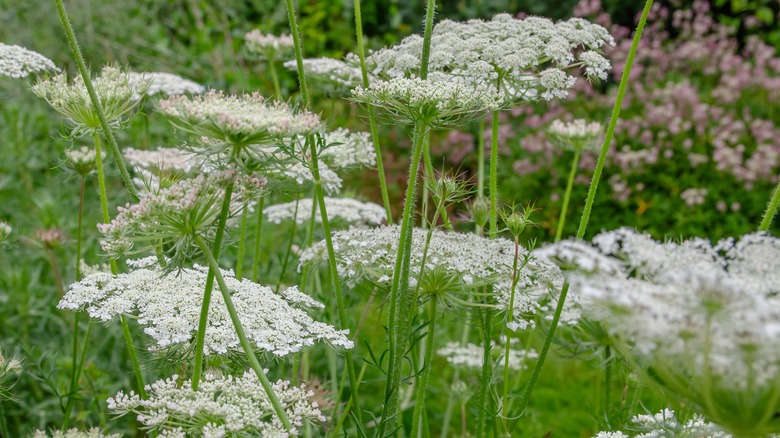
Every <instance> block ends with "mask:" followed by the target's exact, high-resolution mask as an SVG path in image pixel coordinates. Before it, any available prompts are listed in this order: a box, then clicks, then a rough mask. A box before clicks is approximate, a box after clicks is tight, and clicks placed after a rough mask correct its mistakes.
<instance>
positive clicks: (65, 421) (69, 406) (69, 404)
mask: <svg viewBox="0 0 780 438" xmlns="http://www.w3.org/2000/svg"><path fill="white" fill-rule="evenodd" d="M79 315H80V313H79V312H76V313H75V315H74V316H73V320H74V325H75V327H74V329H73V351H72V353H71V354H73V360H72V362H71V367H72V368H71V372H70V387H69V389H68V402H67V403H66V404H65V411H64V413H63V419H62V430H63V431H65V430H68V423H70V412H71V411H72V410H73V403H74V402H75V399H76V397H75V393H76V379H77V377H76V375H77V374H79V372H78V370H77V369H76V366H77V365H78V360H79V356H78V354H79Z"/></svg>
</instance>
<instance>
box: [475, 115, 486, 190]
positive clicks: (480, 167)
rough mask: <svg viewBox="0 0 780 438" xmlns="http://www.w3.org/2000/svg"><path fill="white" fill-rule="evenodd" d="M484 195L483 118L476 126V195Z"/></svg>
mask: <svg viewBox="0 0 780 438" xmlns="http://www.w3.org/2000/svg"><path fill="white" fill-rule="evenodd" d="M482 196H485V119H480V120H479V125H478V126H477V197H478V198H479V197H482Z"/></svg>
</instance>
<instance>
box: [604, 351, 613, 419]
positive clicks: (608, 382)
mask: <svg viewBox="0 0 780 438" xmlns="http://www.w3.org/2000/svg"><path fill="white" fill-rule="evenodd" d="M604 358H605V363H604V415H607V416H608V415H609V405H610V393H611V392H612V352H611V351H610V348H609V346H607V348H606V350H605V351H604ZM607 418H608V417H607Z"/></svg>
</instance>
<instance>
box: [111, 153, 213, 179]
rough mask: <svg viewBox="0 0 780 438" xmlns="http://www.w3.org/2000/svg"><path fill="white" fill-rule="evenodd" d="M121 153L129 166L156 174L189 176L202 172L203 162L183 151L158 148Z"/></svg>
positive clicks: (192, 154)
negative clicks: (166, 173)
mask: <svg viewBox="0 0 780 438" xmlns="http://www.w3.org/2000/svg"><path fill="white" fill-rule="evenodd" d="M123 152H124V156H125V158H126V159H127V161H128V162H129V163H130V164H131V165H133V166H134V167H136V168H141V169H144V170H147V171H150V172H153V173H156V174H159V173H164V172H175V173H177V174H189V173H192V172H202V171H203V170H204V169H203V160H202V159H200V158H199V157H198V156H196V155H195V154H194V153H192V152H190V151H187V150H184V149H179V148H164V147H160V148H157V149H155V150H151V151H150V150H142V149H135V148H126V149H124V151H123Z"/></svg>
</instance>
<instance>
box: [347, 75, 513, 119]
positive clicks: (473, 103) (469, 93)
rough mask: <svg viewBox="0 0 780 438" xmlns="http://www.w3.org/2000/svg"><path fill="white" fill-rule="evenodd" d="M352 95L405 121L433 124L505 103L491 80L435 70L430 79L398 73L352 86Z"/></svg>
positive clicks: (496, 107) (468, 116) (354, 98)
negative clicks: (479, 79)
mask: <svg viewBox="0 0 780 438" xmlns="http://www.w3.org/2000/svg"><path fill="white" fill-rule="evenodd" d="M352 99H353V100H355V101H357V102H360V103H363V104H368V105H376V106H379V107H382V108H383V109H385V111H387V112H388V113H389V114H390V116H391V117H392V118H393V119H396V120H399V121H401V122H403V123H416V122H423V123H425V124H426V125H427V126H430V127H447V126H452V125H454V124H456V123H458V122H460V121H462V120H461V119H464V118H465V119H468V118H470V117H474V116H476V115H478V114H480V113H483V112H486V111H493V110H497V109H499V108H501V107H502V106H504V105H505V99H504V97H503V94H502V93H500V92H499V91H498V90H497V89H496V88H495V87H493V86H491V85H489V84H487V83H483V82H480V83H474V82H473V81H468V80H463V79H462V78H458V77H453V76H451V75H449V74H445V73H440V72H433V73H431V74H429V75H428V78H427V79H420V78H419V77H414V76H413V77H403V76H399V77H394V78H390V79H387V80H377V81H374V82H372V83H371V84H370V85H369V86H368V88H363V87H362V86H358V87H357V88H355V89H354V90H352Z"/></svg>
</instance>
